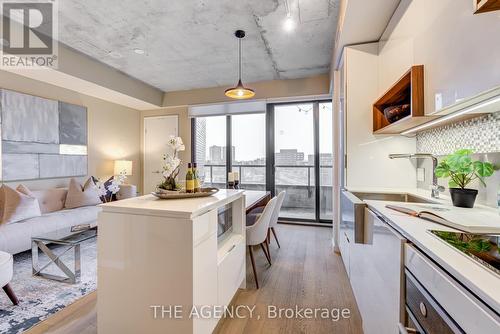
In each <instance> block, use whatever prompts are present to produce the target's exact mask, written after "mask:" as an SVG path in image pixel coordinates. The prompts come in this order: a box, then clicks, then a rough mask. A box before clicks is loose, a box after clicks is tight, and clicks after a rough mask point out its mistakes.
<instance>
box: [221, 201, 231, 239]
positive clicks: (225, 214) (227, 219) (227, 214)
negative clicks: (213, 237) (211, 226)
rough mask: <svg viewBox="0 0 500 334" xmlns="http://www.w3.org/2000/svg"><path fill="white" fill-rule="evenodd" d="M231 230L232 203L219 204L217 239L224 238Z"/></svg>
mask: <svg viewBox="0 0 500 334" xmlns="http://www.w3.org/2000/svg"><path fill="white" fill-rule="evenodd" d="M232 231H233V204H232V203H229V204H226V205H224V206H221V207H220V208H219V209H218V210H217V241H218V242H221V241H222V240H224V239H226V238H227V236H229V235H230V234H231V233H232Z"/></svg>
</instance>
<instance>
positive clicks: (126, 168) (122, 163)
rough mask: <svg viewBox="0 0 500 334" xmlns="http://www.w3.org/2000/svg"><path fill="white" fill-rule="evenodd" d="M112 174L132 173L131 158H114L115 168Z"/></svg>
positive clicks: (127, 174)
mask: <svg viewBox="0 0 500 334" xmlns="http://www.w3.org/2000/svg"><path fill="white" fill-rule="evenodd" d="M113 175H123V176H130V175H132V161H131V160H115V170H114V174H113Z"/></svg>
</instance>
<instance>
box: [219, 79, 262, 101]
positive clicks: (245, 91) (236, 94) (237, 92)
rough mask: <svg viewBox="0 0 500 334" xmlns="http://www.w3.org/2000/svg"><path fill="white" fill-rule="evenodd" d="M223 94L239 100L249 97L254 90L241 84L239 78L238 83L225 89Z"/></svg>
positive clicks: (253, 94)
mask: <svg viewBox="0 0 500 334" xmlns="http://www.w3.org/2000/svg"><path fill="white" fill-rule="evenodd" d="M224 94H225V95H226V96H227V97H230V98H232V99H240V100H243V99H249V98H252V97H254V96H255V92H254V91H253V90H252V89H250V88H246V87H245V86H243V84H242V83H241V80H240V81H238V85H237V86H236V87H233V88H229V89H226V92H225V93H224Z"/></svg>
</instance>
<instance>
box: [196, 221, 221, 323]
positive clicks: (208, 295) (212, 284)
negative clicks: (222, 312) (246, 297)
mask: <svg viewBox="0 0 500 334" xmlns="http://www.w3.org/2000/svg"><path fill="white" fill-rule="evenodd" d="M215 218H216V217H215V215H214V216H213V222H211V224H210V225H212V224H214V225H215V224H216V220H215ZM195 240H196V238H195ZM193 251H194V252H193V305H194V306H195V307H198V308H199V307H203V306H206V305H217V302H218V300H217V289H216V287H217V271H215V270H214V268H216V266H217V231H214V232H213V233H212V234H211V235H210V236H209V237H208V238H207V239H205V240H203V241H202V242H199V243H198V245H196V246H195V248H194V250H193ZM215 326H217V319H214V318H209V317H207V318H206V319H205V318H202V317H194V319H193V333H211V332H212V331H213V329H214V328H215Z"/></svg>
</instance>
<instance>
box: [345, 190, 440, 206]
mask: <svg viewBox="0 0 500 334" xmlns="http://www.w3.org/2000/svg"><path fill="white" fill-rule="evenodd" d="M352 194H353V195H354V196H356V197H357V198H359V199H360V200H375V201H392V202H408V203H429V204H436V203H437V202H434V201H431V200H428V199H425V198H422V197H419V196H415V195H411V194H407V193H392V194H387V193H365V192H353V193H352Z"/></svg>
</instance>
